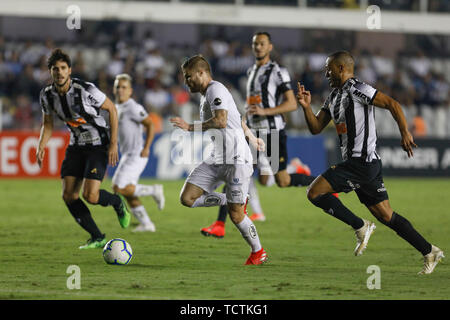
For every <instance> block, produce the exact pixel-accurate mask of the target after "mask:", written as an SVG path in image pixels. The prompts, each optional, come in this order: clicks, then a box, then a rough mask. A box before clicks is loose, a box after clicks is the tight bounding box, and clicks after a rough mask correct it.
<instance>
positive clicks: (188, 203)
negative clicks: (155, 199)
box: [180, 194, 195, 208]
mask: <svg viewBox="0 0 450 320" xmlns="http://www.w3.org/2000/svg"><path fill="white" fill-rule="evenodd" d="M180 202H181V204H182V205H183V206H185V207H189V208H191V207H192V205H193V204H194V202H195V199H192V197H190V196H189V195H186V194H181V196H180Z"/></svg>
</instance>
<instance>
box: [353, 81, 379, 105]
mask: <svg viewBox="0 0 450 320" xmlns="http://www.w3.org/2000/svg"><path fill="white" fill-rule="evenodd" d="M350 93H351V94H352V97H353V98H354V100H355V101H358V102H360V103H361V104H372V103H373V100H374V99H375V96H376V94H377V89H375V88H374V87H372V86H371V85H368V84H367V83H364V82H356V83H355V84H354V85H353V86H351V87H350Z"/></svg>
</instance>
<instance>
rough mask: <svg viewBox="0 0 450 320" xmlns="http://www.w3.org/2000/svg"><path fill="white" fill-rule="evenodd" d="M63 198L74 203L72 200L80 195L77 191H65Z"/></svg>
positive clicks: (66, 201)
mask: <svg viewBox="0 0 450 320" xmlns="http://www.w3.org/2000/svg"><path fill="white" fill-rule="evenodd" d="M62 198H63V201H64V202H65V203H68V204H69V203H72V202H74V201H76V200H78V198H79V196H78V194H76V193H72V192H66V191H63V193H62Z"/></svg>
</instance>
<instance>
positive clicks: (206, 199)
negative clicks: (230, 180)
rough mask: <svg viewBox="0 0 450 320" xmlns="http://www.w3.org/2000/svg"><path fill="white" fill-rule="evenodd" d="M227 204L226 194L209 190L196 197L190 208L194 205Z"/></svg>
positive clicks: (211, 205)
mask: <svg viewBox="0 0 450 320" xmlns="http://www.w3.org/2000/svg"><path fill="white" fill-rule="evenodd" d="M226 204H227V195H226V194H225V193H218V192H211V193H207V194H202V195H201V196H200V197H198V198H197V199H196V200H195V201H194V204H193V205H192V207H191V208H195V207H214V206H223V205H226Z"/></svg>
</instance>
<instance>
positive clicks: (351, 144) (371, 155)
mask: <svg viewBox="0 0 450 320" xmlns="http://www.w3.org/2000/svg"><path fill="white" fill-rule="evenodd" d="M376 94H377V90H376V89H375V88H373V87H372V86H370V85H368V84H366V83H364V82H361V81H359V80H358V79H356V78H350V79H348V80H347V81H346V82H345V83H344V85H343V86H342V88H335V89H334V90H333V91H331V93H330V95H329V96H328V98H327V100H326V101H325V104H324V105H323V107H322V110H324V111H325V112H327V113H328V114H329V115H330V116H331V118H332V119H333V121H334V124H335V125H336V131H337V134H338V135H339V140H340V147H341V154H342V159H343V160H347V159H349V158H363V159H365V161H367V162H371V161H372V160H373V159H379V156H378V154H377V153H376V145H377V132H376V128H375V107H374V106H373V105H372V102H373V100H374V99H375V95H376Z"/></svg>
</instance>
